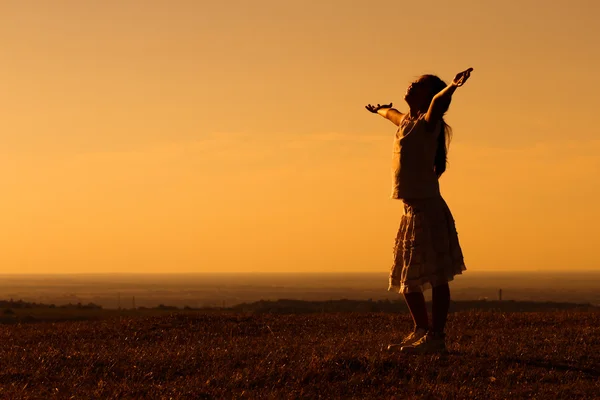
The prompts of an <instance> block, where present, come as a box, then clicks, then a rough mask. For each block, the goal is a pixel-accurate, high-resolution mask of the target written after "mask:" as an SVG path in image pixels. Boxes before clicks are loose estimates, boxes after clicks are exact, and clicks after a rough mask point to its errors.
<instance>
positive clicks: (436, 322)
mask: <svg viewBox="0 0 600 400" xmlns="http://www.w3.org/2000/svg"><path fill="white" fill-rule="evenodd" d="M432 292H433V293H432V302H433V304H432V307H431V314H432V321H431V322H432V323H431V325H432V331H433V332H437V333H443V332H444V328H445V327H446V320H447V319H448V309H449V308H450V287H449V286H448V284H447V283H446V284H445V285H441V286H435V287H434V288H433V289H432Z"/></svg>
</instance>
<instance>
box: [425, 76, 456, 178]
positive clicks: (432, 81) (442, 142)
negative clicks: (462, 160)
mask: <svg viewBox="0 0 600 400" xmlns="http://www.w3.org/2000/svg"><path fill="white" fill-rule="evenodd" d="M420 80H421V81H423V82H427V85H428V86H429V87H430V88H431V97H430V99H429V102H430V103H431V100H433V97H434V96H435V95H436V94H438V93H439V92H441V91H442V90H443V89H444V88H445V87H446V86H447V85H446V82H444V81H443V80H441V79H440V78H439V77H437V76H435V75H423V76H422V77H421V79H420ZM449 107H450V102H448V104H446V107H445V109H444V113H443V114H442V121H441V122H442V132H441V133H440V135H439V136H438V142H437V148H436V151H435V159H434V162H433V167H434V170H435V173H436V175H437V177H438V178H439V177H440V176H442V174H443V173H444V171H446V163H447V162H448V147H449V146H450V140H452V128H450V125H448V124H447V123H446V121H444V117H443V115H444V114H445V113H446V111H448V108H449Z"/></svg>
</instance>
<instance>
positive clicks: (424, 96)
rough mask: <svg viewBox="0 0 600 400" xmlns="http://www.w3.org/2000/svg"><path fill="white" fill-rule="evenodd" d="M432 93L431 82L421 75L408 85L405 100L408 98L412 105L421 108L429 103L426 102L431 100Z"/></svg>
mask: <svg viewBox="0 0 600 400" xmlns="http://www.w3.org/2000/svg"><path fill="white" fill-rule="evenodd" d="M430 94H431V87H430V85H429V83H428V82H427V81H426V80H425V79H424V78H423V77H421V78H419V79H417V80H416V81H414V82H412V83H411V84H410V85H408V88H407V89H406V93H405V94H404V100H406V102H407V103H408V105H409V106H410V107H416V108H418V109H420V108H423V107H424V106H428V105H429V104H426V103H427V102H428V101H429V100H430V99H429V97H430Z"/></svg>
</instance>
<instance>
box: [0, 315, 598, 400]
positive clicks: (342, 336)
mask: <svg viewBox="0 0 600 400" xmlns="http://www.w3.org/2000/svg"><path fill="white" fill-rule="evenodd" d="M410 328H411V323H410V319H409V316H408V315H406V314H404V313H402V314H389V313H338V314H327V313H323V314H302V315H293V314H287V315H270V314H264V315H252V314H234V313H229V312H221V313H206V312H204V313H202V312H186V313H182V312H179V313H165V314H163V315H158V316H123V317H111V318H108V319H101V320H94V321H67V322H38V323H24V324H8V325H0V363H1V364H0V365H1V368H0V398H6V399H21V398H40V399H52V398H70V397H71V396H73V397H72V398H110V399H125V398H132V399H133V398H135V399H139V398H149V399H170V398H173V399H179V398H182V399H183V398H185V399H188V398H191V399H202V398H206V399H209V398H215V399H221V398H323V399H331V398H343V399H350V398H360V399H391V398H398V399H404V398H409V399H410V398H425V399H485V400H487V399H508V398H511V399H513V398H516V399H519V398H534V399H577V398H581V399H593V398H600V383H599V381H600V312H598V311H556V312H538V313H502V312H494V311H467V312H456V313H452V314H451V315H450V319H449V325H448V332H447V334H448V335H447V339H448V347H449V350H450V354H449V355H447V356H436V355H429V356H415V355H411V356H407V355H402V354H388V353H387V352H385V351H384V349H385V347H386V345H387V344H388V343H390V342H393V341H395V340H397V339H399V338H400V337H401V336H402V335H404V334H406V333H407V332H408V331H409V329H410Z"/></svg>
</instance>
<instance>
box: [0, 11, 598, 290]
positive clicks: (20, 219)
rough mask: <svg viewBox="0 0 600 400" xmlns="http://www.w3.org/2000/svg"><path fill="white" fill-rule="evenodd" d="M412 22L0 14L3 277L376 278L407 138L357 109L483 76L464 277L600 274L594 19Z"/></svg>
mask: <svg viewBox="0 0 600 400" xmlns="http://www.w3.org/2000/svg"><path fill="white" fill-rule="evenodd" d="M418 5H419V2H397V1H392V0H382V1H380V2H378V5H377V6H376V7H375V6H373V4H372V3H368V2H363V3H359V4H353V5H352V7H349V6H348V2H344V1H341V0H328V1H319V0H306V1H299V0H292V1H286V2H281V1H275V0H257V1H254V2H247V1H242V0H232V1H229V2H226V3H222V2H214V1H204V0H200V1H193V0H182V1H178V2H169V1H166V0H162V1H161V0H157V1H151V2H142V1H134V0H123V1H119V2H104V1H100V0H89V1H76V0H61V1H55V2H36V1H31V0H29V1H6V2H3V3H2V5H0V35H1V36H2V37H3V41H2V53H3V56H4V57H3V60H2V62H1V63H0V74H1V76H2V77H3V79H2V91H3V95H2V96H0V107H1V109H2V118H1V119H0V171H2V172H1V173H0V174H1V175H0V179H1V180H0V182H1V183H2V188H3V195H2V196H1V197H0V210H2V211H0V224H1V226H2V227H3V229H2V230H0V274H6V273H44V274H47V273H83V272H85V273H88V272H92V273H112V272H121V273H124V272H148V273H151V272H292V271H296V272H359V271H371V272H386V271H387V270H388V268H389V266H390V263H391V261H392V260H391V256H392V246H393V238H394V235H395V232H396V229H397V226H398V221H399V217H400V214H401V209H400V204H401V203H400V202H398V201H393V200H390V199H389V194H390V184H391V182H390V174H391V172H390V163H391V144H392V137H393V133H394V131H395V130H394V127H393V126H392V125H391V124H389V123H388V122H387V121H384V120H383V119H382V118H378V117H376V116H373V115H371V114H369V113H368V112H366V111H365V109H364V105H365V104H367V103H381V102H389V101H392V102H394V106H396V107H398V108H399V109H401V110H406V106H405V104H404V102H403V100H402V95H403V93H404V91H405V89H406V86H407V84H408V83H409V82H410V81H411V80H413V79H414V78H415V77H416V76H418V75H420V74H424V73H434V74H438V75H440V76H441V77H442V78H443V79H445V80H446V81H447V82H449V81H450V80H451V78H452V77H453V76H454V74H455V73H456V72H458V71H461V70H463V69H464V68H466V67H470V66H472V67H474V68H475V71H474V73H473V76H472V78H471V80H470V81H469V83H468V85H465V87H463V88H461V89H460V90H459V92H457V93H456V95H455V98H454V101H453V104H452V106H451V107H450V110H449V112H448V115H447V122H448V123H449V124H450V125H451V126H452V128H453V130H454V140H453V142H452V145H451V147H450V153H449V161H450V163H449V167H448V171H447V173H446V174H445V175H444V176H443V178H442V179H441V187H442V193H443V195H444V197H445V198H446V200H447V202H448V203H449V205H450V207H451V209H452V212H453V214H454V217H455V219H456V223H457V228H458V232H459V237H460V240H461V244H462V247H463V251H464V253H465V260H466V263H467V268H468V269H469V270H478V271H484V270H488V269H489V270H492V269H493V270H498V269H503V270H506V271H517V270H553V271H563V270H570V269H582V270H593V269H595V270H598V269H600V266H599V264H598V256H597V252H596V248H597V242H598V239H599V238H600V208H598V207H597V195H598V194H599V193H600V179H598V177H599V176H600V157H599V154H600V136H599V134H600V128H599V124H598V123H597V116H598V106H599V102H598V99H597V95H598V93H600V74H598V71H600V47H599V46H598V45H597V38H598V37H600V26H599V25H598V24H597V17H598V16H599V15H600V3H598V2H595V1H591V0H577V1H569V2H568V1H566V0H558V1H554V2H543V1H541V0H539V1H535V0H526V1H516V0H512V1H509V2H508V3H507V2H504V3H492V2H479V1H475V0H471V1H455V2H452V4H450V3H449V2H445V1H443V0H432V1H430V2H428V4H427V7H425V8H423V7H419V6H418ZM466 273H469V271H467V272H466ZM457 279H460V277H459V278H457Z"/></svg>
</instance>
